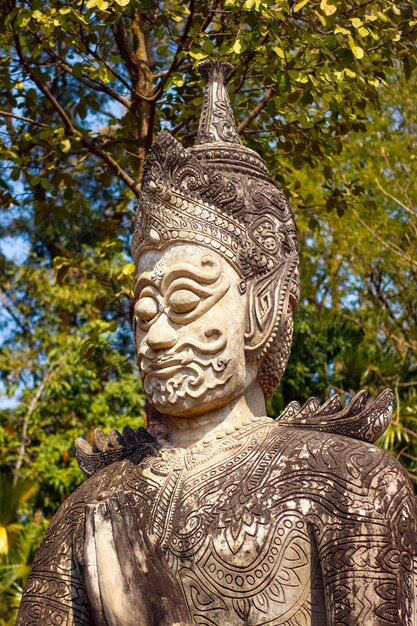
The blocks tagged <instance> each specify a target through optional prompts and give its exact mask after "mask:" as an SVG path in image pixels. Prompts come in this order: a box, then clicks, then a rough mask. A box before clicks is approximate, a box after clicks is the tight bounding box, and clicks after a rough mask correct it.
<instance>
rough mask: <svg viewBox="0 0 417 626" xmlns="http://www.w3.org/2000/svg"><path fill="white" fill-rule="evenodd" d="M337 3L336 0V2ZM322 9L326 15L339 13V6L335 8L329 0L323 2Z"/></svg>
mask: <svg viewBox="0 0 417 626" xmlns="http://www.w3.org/2000/svg"><path fill="white" fill-rule="evenodd" d="M334 1H336V0H334ZM320 9H321V10H322V11H323V13H324V14H325V15H333V13H336V11H337V6H335V5H334V4H331V3H329V1H328V0H321V2H320Z"/></svg>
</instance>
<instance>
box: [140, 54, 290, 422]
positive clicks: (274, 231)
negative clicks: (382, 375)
mask: <svg viewBox="0 0 417 626" xmlns="http://www.w3.org/2000/svg"><path fill="white" fill-rule="evenodd" d="M231 69H232V68H231V66H230V65H229V64H227V63H219V62H211V61H206V62H204V63H202V64H200V66H199V70H200V72H201V74H202V75H203V76H204V78H205V79H206V83H207V86H206V90H205V94H204V101H203V107H202V113H201V119H200V124H199V129H198V135H197V141H196V143H195V145H194V146H193V147H192V148H189V149H185V148H183V147H182V146H181V144H180V143H178V142H177V141H176V140H175V139H174V138H173V137H171V136H170V135H169V134H168V133H166V132H162V133H160V134H159V135H158V136H157V138H156V140H155V142H154V144H153V146H152V148H151V151H150V153H149V155H148V157H147V159H146V163H145V168H144V176H143V186H142V196H141V199H140V202H139V208H138V212H137V219H136V227H135V233H134V236H133V241H132V252H133V257H134V260H135V263H136V267H137V275H136V283H135V297H136V304H135V309H134V324H135V343H136V349H137V357H138V365H139V368H140V371H141V375H142V378H143V381H144V388H145V392H146V395H147V397H148V399H149V401H150V402H151V404H152V405H153V406H154V407H155V408H157V409H158V410H159V411H161V412H164V413H167V414H172V415H180V416H181V415H192V414H198V413H200V412H203V411H207V410H209V409H210V408H211V407H217V406H219V404H220V405H222V404H223V405H224V404H226V403H227V402H229V401H230V400H232V399H234V398H236V397H238V396H239V395H242V394H243V393H244V391H245V389H246V388H247V387H248V386H249V385H250V384H252V383H253V382H254V381H255V380H257V381H258V382H259V384H260V386H261V388H262V390H263V392H264V395H265V397H268V396H270V395H272V393H273V392H274V390H275V388H276V386H277V384H278V382H279V380H280V378H281V376H282V374H283V373H284V370H285V366H286V363H287V360H288V356H289V352H290V348H291V341H292V314H293V313H294V311H295V309H296V306H297V302H298V298H299V274H298V243H297V233H296V228H295V224H294V218H293V214H292V212H291V209H290V207H289V204H288V202H287V200H286V198H285V196H284V194H283V192H282V190H281V189H280V188H279V187H277V186H276V185H275V183H274V182H273V181H272V180H271V178H270V177H269V174H268V170H267V168H266V165H265V163H264V161H263V160H262V159H261V158H260V156H259V155H258V154H257V153H256V152H254V151H253V150H250V149H249V148H246V147H244V146H243V145H242V143H241V141H240V138H239V135H238V133H237V130H236V125H235V122H234V117H233V114H232V111H231V108H230V103H229V98H228V94H227V91H226V88H225V83H226V80H227V77H228V75H229V73H230V70H231Z"/></svg>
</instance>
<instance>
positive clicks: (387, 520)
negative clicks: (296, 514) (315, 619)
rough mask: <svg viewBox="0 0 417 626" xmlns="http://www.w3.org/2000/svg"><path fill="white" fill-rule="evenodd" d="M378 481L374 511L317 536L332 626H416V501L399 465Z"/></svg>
mask: <svg viewBox="0 0 417 626" xmlns="http://www.w3.org/2000/svg"><path fill="white" fill-rule="evenodd" d="M376 478H377V479H376V480H374V481H373V483H374V484H373V486H372V487H373V488H372V487H371V490H370V493H371V494H372V499H373V509H372V510H370V509H369V508H368V510H367V511H366V510H362V511H360V514H359V515H358V514H357V513H355V514H351V515H349V514H348V515H347V516H346V518H345V519H343V521H342V520H341V523H340V524H335V525H334V529H331V530H327V531H326V532H323V534H321V533H318V534H317V544H318V553H319V558H320V561H321V567H322V573H323V580H324V588H325V597H326V608H327V612H328V625H329V626H342V625H343V626H353V625H356V624H366V626H388V625H389V624H396V626H413V625H414V621H413V620H414V614H415V611H416V606H415V605H416V600H417V598H416V595H417V589H416V583H415V574H414V568H415V555H416V545H415V542H416V519H417V507H416V499H415V496H414V492H413V489H412V486H411V483H410V481H409V480H408V478H407V476H406V475H405V472H403V470H402V468H401V467H400V466H399V465H398V464H397V463H396V462H395V460H394V459H392V463H391V462H389V463H388V466H387V467H385V468H384V471H383V472H381V473H380V474H379V476H377V477H376ZM341 528H343V530H342V531H341Z"/></svg>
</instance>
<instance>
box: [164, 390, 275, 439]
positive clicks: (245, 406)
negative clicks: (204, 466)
mask: <svg viewBox="0 0 417 626" xmlns="http://www.w3.org/2000/svg"><path fill="white" fill-rule="evenodd" d="M265 415H266V407H265V398H264V395H263V392H262V389H261V387H260V385H259V383H258V382H254V383H252V385H250V387H248V388H247V389H246V391H245V393H244V394H243V396H240V397H239V398H236V399H235V400H232V401H231V402H229V403H228V404H226V405H225V406H223V407H221V408H218V409H214V410H213V411H209V412H208V413H205V414H203V415H199V416H195V417H190V418H184V417H174V416H173V415H167V416H166V420H167V423H168V439H169V443H170V444H171V445H172V446H173V447H175V448H188V447H189V446H191V445H193V444H194V443H196V442H197V441H200V440H201V439H204V438H207V437H211V436H213V437H215V435H216V433H217V431H218V430H219V429H226V430H227V428H228V427H229V426H236V425H238V424H240V423H242V422H244V421H246V422H248V421H250V420H252V419H255V418H256V417H262V416H265Z"/></svg>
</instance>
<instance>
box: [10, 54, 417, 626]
mask: <svg viewBox="0 0 417 626" xmlns="http://www.w3.org/2000/svg"><path fill="white" fill-rule="evenodd" d="M200 71H201V73H202V74H203V76H204V77H205V79H206V82H207V87H206V91H205V95H204V103H203V109H202V115H201V121H200V126H199V130H198V136H197V141H196V143H195V145H194V146H193V147H192V148H190V149H184V148H183V147H182V146H181V145H180V144H179V143H178V142H177V141H176V140H175V139H173V138H172V137H171V136H170V135H169V134H168V133H165V132H163V133H161V134H160V135H158V137H157V138H156V140H155V142H154V145H153V147H152V149H151V151H150V154H149V156H148V158H147V161H146V166H145V173H144V178H143V194H142V199H141V202H140V208H139V211H138V215H137V223H136V228H135V233H134V237H133V243H132V251H133V256H134V259H135V262H136V266H137V277H136V283H135V297H136V304H135V309H134V325H135V344H136V351H137V361H138V366H139V369H140V373H141V376H142V379H143V384H144V389H145V392H146V395H147V398H148V401H149V403H150V405H151V407H152V410H154V411H157V412H158V415H161V416H162V417H161V420H163V423H164V424H165V430H166V432H165V435H164V437H162V436H160V437H157V438H155V437H154V436H152V435H151V434H149V433H148V432H147V431H145V430H144V429H139V430H138V431H136V432H134V431H132V430H130V429H128V428H125V429H124V430H123V434H119V433H118V432H116V431H112V432H110V434H109V435H108V437H106V436H105V435H104V433H103V432H102V431H100V430H97V431H96V432H95V446H94V447H92V446H90V445H89V444H88V443H87V442H86V441H85V440H82V439H80V440H78V441H77V458H78V461H79V463H80V465H81V467H82V468H83V470H84V471H85V472H86V474H88V475H89V476H90V477H89V479H88V480H87V481H86V482H85V483H84V484H83V485H82V486H81V487H80V488H79V489H78V490H77V491H76V492H75V493H73V494H72V496H71V497H69V498H68V499H67V500H66V502H65V503H64V504H63V506H62V507H61V509H60V510H59V511H58V513H57V514H56V516H55V518H54V520H53V521H52V523H51V526H50V528H49V531H48V533H47V535H46V537H45V539H44V541H43V543H42V546H41V548H40V549H39V551H38V553H37V556H36V559H35V563H34V566H33V570H32V573H31V576H30V578H29V580H28V583H27V586H26V589H25V593H24V597H23V601H22V604H21V608H20V612H19V618H18V622H17V623H18V625H19V626H29V625H32V624H33V625H35V624H36V625H39V626H52V625H62V626H64V625H65V626H70V625H74V624H75V625H77V626H78V625H80V626H81V625H83V624H84V625H92V624H96V625H99V626H164V625H166V626H167V625H170V626H172V625H173V624H180V623H182V624H204V625H206V626H209V625H210V626H213V625H214V626H224V625H228V626H242V625H244V624H245V625H249V626H261V625H266V624H268V625H272V626H278V625H280V626H388V625H393V624H395V625H397V626H411V625H413V624H414V625H415V624H417V613H416V610H417V609H416V501H415V497H414V493H413V489H412V486H411V484H410V482H409V480H408V478H407V475H406V473H405V472H404V470H403V469H402V468H401V466H400V465H399V464H398V463H397V461H396V460H395V459H394V458H392V457H391V456H390V455H389V454H387V453H386V452H384V451H382V450H380V449H378V448H376V447H374V446H373V445H372V442H374V441H375V440H376V439H377V437H378V436H380V435H381V434H382V433H383V432H384V430H385V429H386V427H387V425H388V423H389V419H390V415H391V410H392V394H391V392H390V391H389V390H387V391H385V392H384V393H382V394H381V396H379V398H377V399H376V400H375V401H374V402H372V403H369V402H368V401H367V394H366V392H360V393H359V394H358V395H357V396H355V398H354V399H353V400H352V401H351V402H350V404H349V405H348V406H347V407H345V408H343V406H342V403H341V401H340V399H339V397H338V396H333V397H331V398H330V399H329V400H328V401H327V402H325V403H324V404H323V405H320V403H319V402H318V400H316V399H314V398H313V399H310V400H309V401H308V402H307V403H306V404H305V405H304V406H302V407H300V406H299V405H298V404H297V403H296V402H292V403H291V404H290V405H289V406H288V407H287V408H286V409H285V411H284V412H283V414H282V415H281V416H280V417H279V418H278V419H277V420H275V421H274V420H272V419H270V418H268V417H266V416H265V415H266V411H265V398H266V397H268V396H270V395H271V394H272V393H273V391H274V389H275V388H276V386H277V384H278V382H279V380H280V378H281V376H282V374H283V372H284V369H285V365H286V362H287V358H288V355H289V352H290V347H291V339H292V315H293V313H294V311H295V309H296V307H297V302H298V298H299V275H298V244H297V232H296V228H295V224H294V218H293V215H292V212H291V209H290V207H289V205H288V202H287V200H286V199H285V196H284V194H283V192H282V191H281V189H279V188H278V187H277V186H276V185H275V184H274V183H273V182H272V181H271V179H270V177H269V174H268V171H267V168H266V166H265V163H264V162H263V161H262V159H261V158H260V157H259V155H257V154H256V153H255V152H253V151H252V150H250V149H248V148H246V147H244V146H243V145H242V143H241V141H240V139H239V136H238V134H237V131H236V126H235V122H234V118H233V114H232V112H231V109H230V104H229V99H228V95H227V92H226V88H225V83H226V80H227V76H228V73H229V72H230V66H229V65H228V64H224V63H218V62H215V63H213V62H205V63H203V64H201V65H200ZM161 423H162V422H161Z"/></svg>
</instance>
